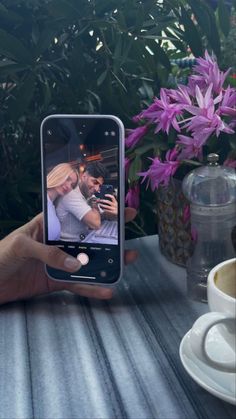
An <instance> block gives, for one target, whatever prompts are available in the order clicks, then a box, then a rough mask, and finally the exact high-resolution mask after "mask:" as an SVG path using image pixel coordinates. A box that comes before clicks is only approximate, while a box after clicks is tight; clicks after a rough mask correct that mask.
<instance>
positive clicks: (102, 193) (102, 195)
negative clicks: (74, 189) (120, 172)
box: [95, 185, 114, 200]
mask: <svg viewBox="0 0 236 419" xmlns="http://www.w3.org/2000/svg"><path fill="white" fill-rule="evenodd" d="M106 194H109V195H114V188H113V185H101V187H100V190H99V192H96V193H95V196H96V197H97V198H99V199H108V200H109V199H110V198H109V197H107V196H106Z"/></svg>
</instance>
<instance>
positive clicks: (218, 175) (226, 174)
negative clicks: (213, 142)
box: [182, 153, 236, 206]
mask: <svg viewBox="0 0 236 419" xmlns="http://www.w3.org/2000/svg"><path fill="white" fill-rule="evenodd" d="M207 160H208V164H207V165H206V166H201V167H199V168H197V169H194V170H192V171H191V172H190V173H188V174H187V175H186V176H185V178H184V180H183V184H182V189H183V193H184V195H185V196H186V198H187V199H188V200H189V201H190V202H191V203H194V204H196V205H207V206H216V205H227V204H231V203H233V202H236V172H235V170H234V169H233V168H231V167H226V166H220V165H219V164H218V160H219V156H218V154H215V153H211V154H209V155H208V156H207Z"/></svg>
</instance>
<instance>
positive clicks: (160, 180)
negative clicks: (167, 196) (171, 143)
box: [138, 150, 180, 191]
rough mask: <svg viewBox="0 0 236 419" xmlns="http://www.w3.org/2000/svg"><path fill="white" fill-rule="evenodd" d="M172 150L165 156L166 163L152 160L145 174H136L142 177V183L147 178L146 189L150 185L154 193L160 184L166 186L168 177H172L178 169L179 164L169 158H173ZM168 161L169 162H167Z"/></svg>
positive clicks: (157, 159) (155, 159) (156, 159)
mask: <svg viewBox="0 0 236 419" xmlns="http://www.w3.org/2000/svg"><path fill="white" fill-rule="evenodd" d="M172 153H173V150H172V151H171V150H169V151H168V152H167V154H166V159H167V160H166V161H165V162H162V161H161V160H160V159H159V158H158V157H156V158H154V159H150V160H152V164H151V166H150V167H149V169H148V170H147V171H146V172H141V173H138V175H139V176H143V180H142V183H143V182H144V181H145V180H146V179H147V178H148V183H147V187H148V186H149V184H151V189H152V191H154V190H155V189H156V188H158V186H159V185H160V184H162V185H164V186H167V185H168V183H169V180H170V177H171V176H173V175H174V174H175V172H176V170H177V169H178V167H179V165H180V162H179V161H176V160H175V161H172V160H170V158H173V157H175V156H174V155H173V154H172ZM168 159H169V160H168Z"/></svg>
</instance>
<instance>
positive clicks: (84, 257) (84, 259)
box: [77, 253, 89, 265]
mask: <svg viewBox="0 0 236 419" xmlns="http://www.w3.org/2000/svg"><path fill="white" fill-rule="evenodd" d="M77 259H78V261H79V262H80V263H81V265H87V263H88V262H89V257H88V255H87V254H86V253H79V254H78V255H77Z"/></svg>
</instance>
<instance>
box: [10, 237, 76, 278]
mask: <svg viewBox="0 0 236 419" xmlns="http://www.w3.org/2000/svg"><path fill="white" fill-rule="evenodd" d="M18 242H19V243H18V245H19V247H18V255H19V256H21V257H23V258H34V259H37V260H40V261H41V262H43V263H45V264H46V265H49V266H51V267H52V268H56V269H61V270H63V271H67V272H75V271H77V270H79V269H80V267H81V263H80V262H79V261H78V260H77V259H76V258H74V257H73V256H70V255H68V254H67V253H65V252H63V251H62V250H61V249H58V247H56V246H47V245H46V244H42V243H39V242H36V241H34V240H32V239H31V238H29V237H26V236H23V237H22V238H20V239H18Z"/></svg>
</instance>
